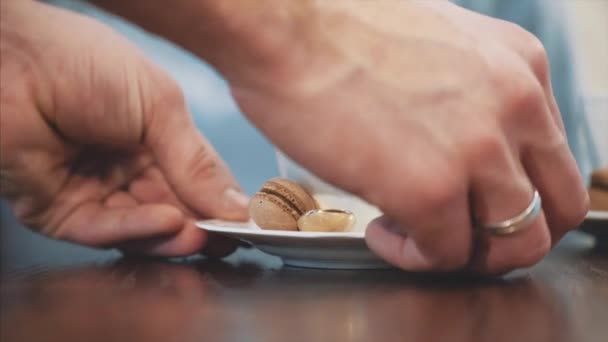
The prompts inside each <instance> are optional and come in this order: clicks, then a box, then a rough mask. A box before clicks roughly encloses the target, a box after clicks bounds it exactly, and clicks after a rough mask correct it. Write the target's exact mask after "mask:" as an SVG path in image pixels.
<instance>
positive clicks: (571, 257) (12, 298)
mask: <svg viewBox="0 0 608 342" xmlns="http://www.w3.org/2000/svg"><path fill="white" fill-rule="evenodd" d="M3 225H4V226H3V227H2V229H3V230H4V231H7V230H8V231H11V230H15V229H19V228H15V227H10V226H11V224H7V223H6V221H4V222H3ZM7 225H8V226H7ZM10 239H11V238H10V236H9V238H7V235H6V234H4V235H3V241H2V245H3V248H4V247H6V246H9V247H11V248H21V247H15V246H14V245H11V241H10ZM20 239H21V240H20V241H21V242H23V238H20ZM45 243H46V242H45ZM48 243H54V242H48ZM34 249H37V251H34V252H35V253H37V255H38V258H39V259H38V260H39V261H37V262H36V263H37V264H31V265H29V266H27V267H22V266H21V267H16V266H14V267H13V266H11V265H16V264H18V263H19V262H18V260H16V261H11V260H7V258H8V257H6V256H5V254H3V257H4V260H3V271H2V275H3V278H2V285H1V301H2V302H1V303H2V307H1V316H2V318H1V323H2V325H1V328H2V335H1V337H2V338H1V341H3V342H4V341H7V342H8V341H252V342H257V341H260V342H261V341H454V342H457V341H509V342H511V341H534V342H542V341H547V342H559V341H577V342H579V341H580V342H585V341H598V342H599V341H602V342H606V341H608V254H606V252H601V251H599V250H595V249H594V248H593V242H592V239H590V238H589V237H587V236H584V235H583V234H582V233H574V234H571V235H569V236H568V237H567V238H566V239H565V241H563V242H562V243H561V244H560V245H559V246H558V247H557V249H555V250H554V251H553V252H552V253H551V254H550V255H549V256H548V257H547V258H546V259H545V260H544V261H543V262H542V263H540V264H539V265H537V266H536V267H534V268H533V269H531V270H527V271H521V272H516V273H515V274H511V275H509V276H507V277H505V278H501V279H485V280H483V279H470V278H458V277H439V276H421V275H413V274H408V273H405V272H400V271H397V270H377V271H338V270H333V271H330V270H315V269H297V268H288V267H282V265H281V263H280V261H279V260H278V259H276V258H273V257H269V256H267V255H265V254H262V253H261V252H259V251H256V250H253V249H241V250H239V251H238V252H237V253H235V254H234V255H232V256H231V257H230V258H228V259H227V260H225V261H210V260H206V259H204V258H194V259H192V258H191V259H187V260H178V261H167V260H151V259H128V258H120V257H118V256H116V254H113V253H110V254H105V253H104V254H100V256H98V257H94V258H91V257H90V256H87V257H85V256H84V254H86V253H85V252H83V254H82V255H83V257H82V258H81V257H78V256H79V255H80V254H78V253H80V252H78V253H75V254H73V255H74V256H75V257H72V259H71V260H70V261H71V262H67V263H66V262H65V260H63V261H62V262H57V263H55V262H54V261H53V260H60V259H61V257H60V255H61V254H54V252H50V251H49V252H48V253H49V257H48V258H45V256H44V253H45V251H44V250H41V249H40V248H34ZM22 250H23V253H24V254H26V253H31V252H32V251H28V250H26V248H22ZM66 253H67V252H66ZM70 253H72V252H70ZM87 253H88V252H87ZM12 258H13V259H14V258H16V257H15V254H13V256H12ZM40 258H42V259H40ZM8 259H10V258H8ZM59 264H61V265H59Z"/></svg>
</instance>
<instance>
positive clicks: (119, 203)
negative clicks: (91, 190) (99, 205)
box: [104, 191, 139, 208]
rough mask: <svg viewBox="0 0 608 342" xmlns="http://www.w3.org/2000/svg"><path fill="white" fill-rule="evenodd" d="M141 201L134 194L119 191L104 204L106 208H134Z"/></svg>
mask: <svg viewBox="0 0 608 342" xmlns="http://www.w3.org/2000/svg"><path fill="white" fill-rule="evenodd" d="M138 204H139V203H138V202H137V200H136V199H135V198H133V196H131V195H130V194H128V193H126V192H124V191H117V192H115V193H113V194H111V195H110V196H108V198H106V200H105V201H104V206H105V207H106V208H133V207H136V206H137V205H138Z"/></svg>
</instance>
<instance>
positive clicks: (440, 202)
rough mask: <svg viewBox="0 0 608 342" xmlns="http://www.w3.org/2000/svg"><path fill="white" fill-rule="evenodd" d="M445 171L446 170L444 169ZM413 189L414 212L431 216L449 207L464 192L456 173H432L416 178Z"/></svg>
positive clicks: (462, 184)
mask: <svg viewBox="0 0 608 342" xmlns="http://www.w3.org/2000/svg"><path fill="white" fill-rule="evenodd" d="M446 170H448V169H447V168H446ZM414 184H415V185H414V186H413V189H410V191H409V192H410V193H411V192H412V190H413V192H414V194H415V197H416V199H417V201H416V203H417V205H414V207H413V208H412V209H413V210H414V211H415V212H418V213H425V214H429V215H432V214H433V213H436V212H437V211H440V210H442V209H443V208H448V207H451V206H452V205H453V204H454V202H455V201H457V200H459V199H460V198H461V196H462V194H463V192H464V191H465V189H464V182H462V180H461V177H460V176H458V175H457V173H450V172H432V173H428V174H425V175H420V176H418V177H417V179H416V181H415V183H414Z"/></svg>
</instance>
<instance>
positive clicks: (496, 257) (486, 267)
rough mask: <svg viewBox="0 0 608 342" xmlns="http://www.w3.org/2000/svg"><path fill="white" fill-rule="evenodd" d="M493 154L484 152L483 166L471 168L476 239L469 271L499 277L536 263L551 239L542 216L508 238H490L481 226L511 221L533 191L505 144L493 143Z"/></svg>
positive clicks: (542, 255)
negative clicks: (472, 270)
mask: <svg viewBox="0 0 608 342" xmlns="http://www.w3.org/2000/svg"><path fill="white" fill-rule="evenodd" d="M497 141H498V142H499V144H497V146H496V148H494V149H493V150H494V151H493V152H491V153H485V154H484V155H485V156H486V158H484V160H483V163H484V167H480V165H476V166H475V165H474V166H473V167H472V169H473V171H472V172H473V181H472V184H471V185H472V196H471V197H472V199H471V202H472V208H473V214H474V216H475V218H476V225H477V233H478V234H477V238H476V250H475V256H474V258H473V259H474V260H473V261H472V265H471V267H472V269H474V270H476V271H478V272H481V273H486V274H500V273H504V272H507V271H510V270H513V269H515V268H519V267H527V266H531V265H533V264H535V263H536V262H538V261H540V260H541V259H542V258H543V257H544V256H545V255H546V254H547V253H548V251H549V249H550V247H551V236H550V233H549V229H548V227H547V225H546V222H545V219H544V215H540V216H539V217H538V218H536V219H535V220H534V221H533V222H532V223H531V224H529V226H528V227H526V228H524V230H522V231H519V232H516V233H513V234H509V235H494V234H492V233H491V232H490V231H488V230H485V229H484V228H483V227H484V226H486V225H488V224H496V223H498V222H502V221H505V220H508V219H510V218H513V217H515V216H517V215H518V214H520V213H521V212H522V211H523V210H524V209H525V208H527V207H528V206H529V205H530V203H531V201H532V198H533V193H534V188H533V185H532V184H531V183H530V180H529V179H528V177H527V175H526V174H525V172H524V171H523V169H522V167H521V165H518V164H517V162H516V161H515V159H514V158H513V156H511V155H510V154H509V153H510V152H509V149H508V148H507V146H506V142H504V143H502V144H501V143H500V140H497Z"/></svg>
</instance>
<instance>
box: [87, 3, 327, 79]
mask: <svg viewBox="0 0 608 342" xmlns="http://www.w3.org/2000/svg"><path fill="white" fill-rule="evenodd" d="M94 2H95V3H97V4H98V5H100V6H102V7H104V8H106V9H108V10H110V11H112V12H114V13H117V14H119V15H121V16H124V17H126V18H127V19H130V20H132V21H134V22H135V23H137V24H139V25H140V26H142V27H143V28H145V29H147V30H149V31H151V32H153V33H156V34H159V35H162V36H164V37H166V38H168V39H169V40H171V41H173V42H174V43H176V44H178V45H180V46H182V47H184V48H185V49H187V50H189V51H191V52H193V53H194V54H196V55H198V56H199V57H201V58H202V59H204V60H205V61H206V62H208V63H209V64H211V65H212V66H214V67H215V68H216V69H217V70H218V71H219V72H220V73H221V74H222V75H223V76H224V77H225V78H226V79H227V80H228V81H229V82H230V83H231V84H250V83H260V82H268V83H270V82H273V81H272V80H275V79H277V78H287V77H288V76H287V74H289V73H291V72H293V71H292V70H295V69H294V68H291V66H292V65H295V64H300V63H302V62H307V61H306V59H305V55H306V51H307V49H308V47H307V44H311V43H313V42H312V40H311V39H310V36H311V31H312V30H313V29H314V21H315V17H316V14H317V12H316V9H315V6H316V5H315V4H314V3H313V2H312V1H308V0H302V1H282V0H266V1H258V0H243V1H215V0H203V1H191V0H178V1H175V2H173V4H172V8H171V11H172V12H173V15H171V16H167V8H166V6H167V3H166V2H165V1H162V0H151V1H147V2H146V7H145V8H144V7H142V6H141V4H140V3H139V2H135V1H133V2H131V1H126V2H125V1H119V0H95V1H94ZM175 18H179V19H178V20H177V19H175Z"/></svg>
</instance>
